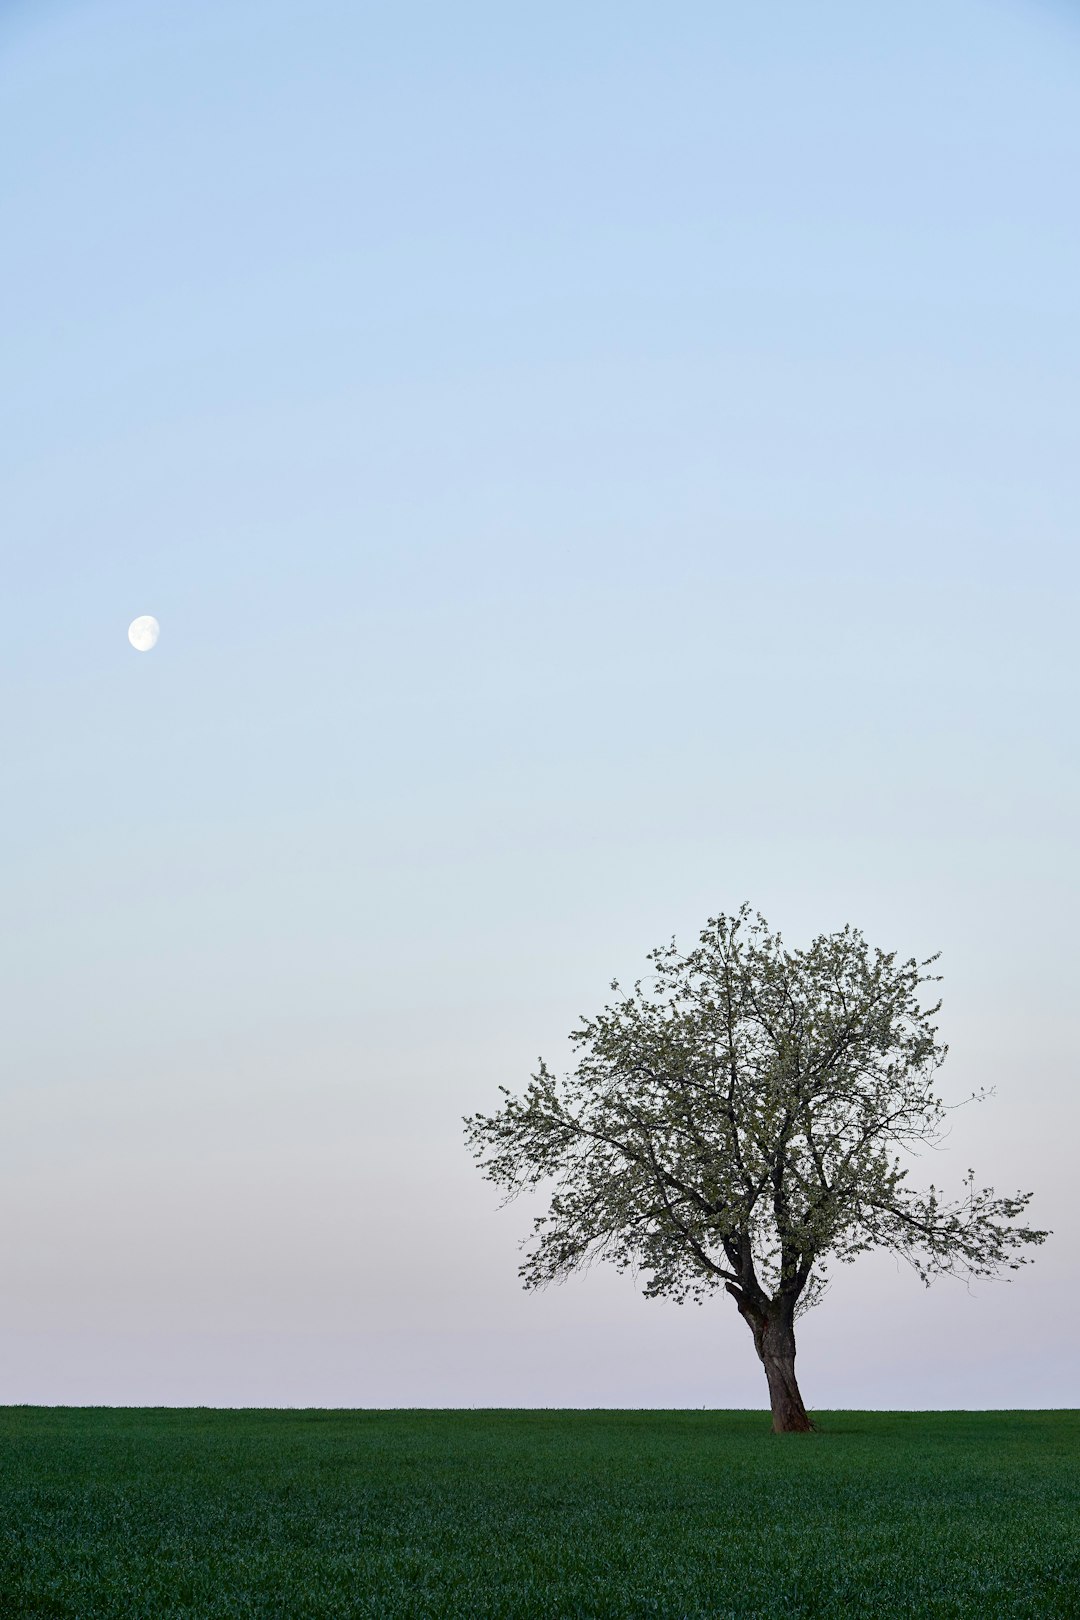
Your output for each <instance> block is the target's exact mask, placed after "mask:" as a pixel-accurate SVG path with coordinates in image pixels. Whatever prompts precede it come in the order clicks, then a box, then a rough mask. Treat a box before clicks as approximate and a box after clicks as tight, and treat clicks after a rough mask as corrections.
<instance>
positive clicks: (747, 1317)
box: [729, 1290, 815, 1434]
mask: <svg viewBox="0 0 1080 1620" xmlns="http://www.w3.org/2000/svg"><path fill="white" fill-rule="evenodd" d="M729 1292H733V1290H729ZM736 1302H737V1304H738V1307H739V1312H740V1314H741V1315H742V1317H743V1319H744V1321H745V1322H746V1323H747V1325H748V1326H749V1328H750V1331H751V1332H752V1333H753V1335H754V1348H755V1350H756V1351H757V1353H758V1356H759V1357H760V1359H761V1363H762V1365H763V1367H764V1368H765V1377H766V1378H767V1379H768V1381H769V1403H770V1405H771V1406H772V1426H773V1433H774V1434H812V1433H813V1432H814V1427H815V1425H814V1423H813V1422H812V1421H811V1419H810V1418H809V1417H807V1415H806V1407H805V1406H804V1405H803V1398H802V1396H801V1394H800V1393H799V1386H798V1383H797V1382H796V1379H795V1326H794V1307H793V1305H791V1304H789V1303H788V1302H787V1301H786V1300H781V1301H779V1302H774V1301H772V1300H770V1301H769V1302H768V1303H767V1304H764V1305H762V1306H761V1307H760V1308H758V1309H755V1308H754V1307H753V1306H751V1305H750V1304H748V1303H747V1302H746V1300H745V1299H740V1298H738V1296H737V1295H736Z"/></svg>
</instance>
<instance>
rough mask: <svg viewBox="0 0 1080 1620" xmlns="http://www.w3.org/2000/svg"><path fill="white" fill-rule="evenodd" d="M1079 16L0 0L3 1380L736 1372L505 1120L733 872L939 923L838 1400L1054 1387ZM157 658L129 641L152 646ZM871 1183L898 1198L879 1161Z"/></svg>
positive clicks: (390, 1400)
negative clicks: (944, 1117) (978, 1097)
mask: <svg viewBox="0 0 1080 1620" xmlns="http://www.w3.org/2000/svg"><path fill="white" fill-rule="evenodd" d="M1078 82H1080V9H1078V8H1076V7H1074V6H1072V5H1066V4H1060V5H1055V4H1051V3H1036V0H978V3H976V0H946V3H944V4H943V3H942V0H912V3H909V4H905V5H894V6H889V7H884V6H873V7H868V6H866V5H865V4H862V3H858V0H822V3H821V4H818V5H814V6H812V7H811V6H806V5H804V4H801V3H797V0H776V3H775V4H772V5H769V6H747V5H736V4H733V3H728V0H721V3H716V0H683V3H680V4H679V5H677V6H655V5H646V4H642V3H638V0H618V3H615V0H590V3H589V4H587V5H581V4H579V3H576V4H569V3H566V0H545V4H543V5H525V6H511V7H507V6H505V5H497V4H494V3H486V4H485V3H480V0H459V3H457V4H455V5H453V6H445V5H436V4H430V3H429V4H420V3H415V0H402V3H398V4H395V5H393V6H390V5H375V4H355V3H352V0H305V3H304V4H303V5H300V4H296V3H292V4H289V3H284V0H258V3H255V0H183V3H175V4H173V3H165V4H160V5H155V6H149V7H148V6H144V5H141V4H136V3H135V0H81V3H79V4H74V3H67V4H64V3H58V0H56V3H49V0H41V3H37V4H33V5H31V4H11V3H9V4H7V5H4V6H2V7H0V196H2V198H3V218H4V222H5V223H4V238H5V247H4V253H3V255H2V256H0V303H2V307H3V309H4V311H5V312H6V319H5V321H4V338H3V350H4V353H3V371H4V377H5V384H6V386H5V388H4V389H3V397H2V400H0V491H2V493H0V554H2V590H0V659H2V667H0V694H2V696H0V701H2V705H3V721H2V724H3V749H2V785H3V791H2V794H0V830H2V838H3V850H4V859H3V863H2V871H3V879H2V882H3V892H2V903H3V911H4V915H5V918H6V926H5V928H4V931H3V940H2V946H0V949H2V952H3V960H2V965H0V996H2V998H3V1002H4V1012H3V1027H4V1046H5V1062H4V1064H3V1077H2V1080H0V1117H2V1120H3V1128H2V1131H0V1227H2V1230H3V1232H4V1234H5V1241H4V1243H3V1245H2V1247H0V1298H2V1299H3V1302H4V1306H3V1311H2V1313H0V1402H2V1403H5V1404H13V1403H23V1402H29V1403H41V1404H50V1405H51V1404H64V1405H67V1404H108V1405H198V1404H204V1405H216V1406H334V1407H365V1406H366V1407H399V1406H419V1407H470V1406H526V1407H542V1406H553V1407H575V1406H578V1407H595V1406H600V1407H605V1406H606V1407H677V1408H690V1407H708V1408H725V1407H754V1408H763V1407H765V1406H766V1404H767V1390H766V1386H765V1380H764V1376H763V1374H762V1370H761V1367H760V1364H759V1363H758V1361H757V1359H756V1356H755V1355H754V1352H753V1346H752V1341H751V1338H750V1335H749V1333H748V1332H747V1330H746V1328H745V1327H744V1325H743V1323H742V1322H741V1321H740V1320H739V1318H738V1315H737V1312H736V1311H735V1309H734V1306H733V1304H732V1302H731V1301H730V1300H728V1299H726V1298H725V1299H721V1298H719V1297H718V1298H716V1299H714V1300H713V1301H712V1302H710V1303H709V1304H707V1305H705V1306H703V1307H701V1308H698V1307H696V1306H694V1305H690V1304H688V1305H685V1306H681V1307H680V1306H678V1305H676V1304H674V1303H672V1302H668V1301H662V1300H647V1299H644V1298H643V1297H642V1294H641V1291H640V1283H638V1284H635V1282H634V1279H633V1278H632V1277H630V1276H624V1275H620V1274H619V1273H617V1272H615V1271H614V1270H613V1269H611V1268H609V1267H604V1266H603V1265H598V1266H596V1267H594V1268H593V1269H592V1270H590V1271H589V1272H587V1273H586V1274H584V1275H581V1276H577V1277H574V1278H572V1279H571V1280H569V1281H568V1282H566V1283H565V1284H564V1285H562V1286H560V1287H555V1288H551V1289H549V1290H546V1291H544V1292H541V1293H526V1292H524V1291H523V1290H522V1288H521V1286H520V1282H519V1279H518V1277H517V1267H518V1265H519V1263H520V1261H521V1253H520V1251H519V1247H518V1245H519V1242H520V1240H521V1239H523V1238H525V1237H526V1236H527V1235H528V1232H529V1228H530V1223H531V1219H532V1215H533V1214H534V1213H538V1212H539V1211H540V1209H542V1208H543V1207H544V1203H545V1200H543V1199H534V1200H533V1201H532V1203H530V1202H529V1201H528V1200H527V1199H523V1200H519V1201H518V1202H517V1203H512V1204H510V1205H508V1206H507V1207H505V1208H500V1207H499V1201H500V1195H499V1192H498V1190H497V1189H496V1188H494V1187H493V1186H492V1185H491V1184H490V1183H488V1182H487V1181H485V1180H483V1179H482V1178H481V1176H480V1175H479V1174H478V1172H477V1170H476V1167H475V1166H474V1164H473V1161H472V1159H471V1157H470V1155H469V1152H468V1150H467V1148H466V1146H465V1143H464V1139H463V1134H462V1124H461V1120H462V1116H463V1115H465V1114H471V1113H474V1112H477V1111H481V1112H489V1113H490V1112H494V1111H495V1109H496V1107H497V1106H498V1104H499V1101H500V1098H499V1092H498V1087H499V1085H500V1084H503V1085H507V1086H509V1087H510V1089H511V1090H512V1091H521V1090H523V1089H524V1087H525V1086H526V1085H527V1083H528V1080H529V1077H530V1075H531V1074H533V1073H534V1072H535V1071H536V1069H537V1067H538V1059H539V1058H541V1057H542V1058H543V1059H544V1060H545V1061H546V1062H547V1064H548V1066H549V1067H550V1068H552V1069H553V1070H554V1071H555V1072H556V1073H562V1072H564V1071H566V1070H567V1069H569V1068H570V1067H572V1065H573V1062H574V1052H573V1048H572V1047H571V1045H570V1043H569V1041H568V1036H569V1034H570V1031H571V1030H572V1029H573V1028H574V1027H575V1026H576V1025H577V1023H578V1021H579V1019H580V1017H581V1015H583V1014H585V1015H590V1014H593V1013H595V1012H597V1011H599V1010H600V1009H601V1008H602V1007H603V1006H604V1005H605V1004H606V1003H607V1002H609V1001H610V1000H611V992H610V981H611V980H612V978H614V977H618V978H619V979H620V980H622V981H623V982H626V983H629V982H632V980H633V979H634V978H635V977H636V976H639V975H643V974H644V973H645V972H646V971H647V964H646V960H645V959H646V955H647V953H648V952H649V951H650V950H652V949H653V948H654V947H656V946H658V945H663V944H666V943H667V942H668V941H669V940H670V939H671V938H672V937H674V938H675V939H676V940H677V942H678V943H680V944H682V945H685V946H686V947H687V948H691V947H692V946H693V945H694V944H695V943H696V940H697V936H698V933H699V931H700V930H701V929H702V928H703V927H704V926H705V923H706V921H707V919H708V918H709V917H711V916H715V915H716V914H717V913H719V912H722V911H723V912H728V913H730V912H733V911H735V910H737V908H738V906H739V905H740V904H741V903H742V902H743V901H744V900H746V901H749V902H750V904H751V905H752V906H753V907H754V909H756V910H759V911H761V912H763V913H764V915H765V916H766V918H767V919H768V921H769V923H770V924H771V925H772V926H773V927H774V928H779V929H780V931H781V932H782V933H783V935H784V938H785V940H786V941H787V942H788V943H789V944H791V945H805V944H808V943H809V941H810V940H811V938H813V937H814V936H815V935H817V934H820V933H824V932H831V931H833V930H834V929H839V928H841V927H843V925H844V924H845V923H851V924H853V925H854V926H856V927H858V928H861V929H862V931H863V932H864V934H865V935H866V937H867V939H868V940H869V942H870V943H871V945H880V946H881V947H882V948H883V949H887V950H896V951H898V952H899V954H900V956H901V958H906V957H909V956H918V957H920V958H922V957H925V956H928V955H929V954H930V953H932V952H935V951H941V953H942V956H941V960H940V963H939V970H940V971H941V972H942V973H943V975H944V979H943V982H942V984H941V985H940V986H938V987H937V988H938V989H939V990H940V992H941V994H942V996H943V999H944V1005H943V1008H942V1011H941V1014H940V1016H939V1019H938V1024H939V1028H940V1031H941V1037H942V1038H943V1039H944V1040H946V1041H947V1042H948V1043H949V1046H950V1053H949V1058H948V1060H947V1063H946V1065H945V1067H944V1069H943V1070H942V1072H941V1075H940V1077H939V1078H940V1090H941V1093H942V1095H943V1096H944V1098H945V1100H946V1101H949V1102H956V1101H959V1100H960V1099H961V1098H963V1097H964V1096H965V1095H967V1094H968V1093H970V1092H971V1091H972V1090H974V1089H976V1088H977V1087H979V1086H986V1087H988V1088H991V1087H992V1088H994V1089H995V1095H994V1096H993V1097H992V1098H991V1099H990V1100H988V1101H986V1102H985V1103H981V1104H978V1105H975V1104H972V1105H970V1106H968V1107H967V1108H964V1109H960V1110H958V1111H957V1112H956V1113H955V1114H953V1115H951V1116H950V1119H951V1126H952V1133H951V1135H950V1137H949V1138H948V1140H947V1142H946V1143H944V1144H943V1146H942V1147H941V1148H940V1149H939V1150H938V1151H936V1152H932V1153H928V1154H927V1155H926V1156H925V1161H924V1162H923V1163H922V1164H921V1165H920V1168H919V1172H918V1174H919V1179H920V1180H922V1181H925V1182H926V1183H929V1182H930V1181H934V1182H935V1183H937V1184H938V1185H942V1184H944V1185H946V1186H947V1187H952V1188H953V1189H955V1190H957V1191H958V1190H959V1186H960V1181H961V1178H962V1176H963V1173H964V1171H965V1170H966V1169H967V1167H968V1166H969V1165H970V1166H972V1167H973V1168H974V1169H975V1171H976V1177H977V1180H978V1182H979V1183H980V1184H992V1185H994V1186H995V1187H996V1188H997V1189H998V1191H999V1192H1002V1193H1011V1192H1013V1191H1015V1190H1016V1189H1018V1188H1020V1189H1023V1190H1033V1191H1034V1192H1035V1195H1036V1196H1035V1198H1034V1200H1033V1202H1032V1204H1031V1206H1030V1210H1029V1212H1028V1215H1029V1219H1030V1220H1031V1222H1032V1223H1033V1224H1034V1225H1036V1226H1039V1227H1043V1228H1051V1229H1052V1230H1053V1233H1054V1235H1053V1237H1052V1238H1051V1239H1050V1240H1049V1241H1048V1242H1047V1243H1046V1245H1045V1246H1044V1247H1042V1248H1040V1249H1038V1250H1035V1251H1032V1252H1033V1254H1034V1263H1033V1264H1032V1265H1030V1266H1028V1267H1025V1268H1024V1269H1023V1270H1022V1271H1020V1272H1018V1273H1015V1274H1013V1278H1012V1280H1011V1281H1008V1282H1006V1281H1003V1280H1002V1281H980V1282H978V1283H973V1284H971V1285H970V1286H966V1285H965V1284H964V1283H963V1282H960V1281H955V1280H948V1279H946V1280H942V1281H939V1282H938V1283H936V1284H935V1285H934V1287H933V1288H931V1289H930V1290H929V1291H928V1290H926V1289H924V1288H923V1286H922V1284H921V1283H920V1282H919V1281H918V1279H917V1277H915V1275H914V1274H913V1273H912V1272H911V1271H910V1270H908V1269H907V1268H906V1267H905V1266H904V1265H903V1264H902V1262H898V1261H896V1260H894V1259H892V1258H890V1257H889V1256H882V1255H877V1256H867V1257H865V1258H863V1259H861V1260H860V1261H859V1262H858V1263H857V1264H856V1265H855V1266H854V1267H851V1268H841V1271H840V1272H839V1273H838V1274H837V1276H836V1279H835V1281H834V1283H833V1286H832V1289H831V1292H830V1293H829V1294H828V1295H827V1297H826V1299H825V1300H824V1301H823V1303H822V1304H821V1305H820V1306H819V1307H818V1308H817V1309H816V1310H814V1311H813V1312H811V1313H809V1314H808V1315H807V1316H806V1317H805V1318H803V1319H802V1321H801V1324H800V1336H799V1360H798V1370H799V1376H800V1383H801V1387H802V1391H803V1395H804V1398H805V1400H806V1403H807V1405H808V1407H810V1408H811V1409H814V1408H816V1409H819V1410H820V1409H830V1408H862V1407H876V1408H890V1409H904V1408H906V1409H924V1408H956V1407H972V1408H974V1407H1009V1408H1013V1407H1074V1406H1076V1405H1077V1388H1076V1379H1075V1344H1076V1339H1077V1333H1078V1330H1080V1306H1078V1305H1077V1303H1076V1301H1077V1299H1078V1298H1080V1288H1078V1286H1077V1284H1078V1282H1080V1277H1078V1265H1077V1259H1076V1253H1077V1237H1078V1222H1077V1217H1076V1212H1075V1196H1074V1188H1075V1181H1076V1164H1075V1156H1076V1141H1077V1136H1078V1127H1080V1103H1078V1101H1077V1098H1078V1085H1077V1081H1078V1069H1077V1058H1076V1042H1075V1007H1076V993H1075V984H1076V979H1077V973H1078V969H1080V960H1078V949H1077V940H1076V927H1075V920H1074V919H1075V916H1076V913H1077V909H1078V904H1080V892H1078V891H1080V859H1078V855H1077V840H1076V827H1077V825H1078V821H1080V804H1078V798H1080V792H1078V789H1080V770H1078V757H1080V755H1078V749H1077V741H1078V739H1077V712H1078V697H1080V693H1078V685H1080V683H1078V678H1077V675H1078V658H1077V637H1076V621H1077V610H1078V585H1080V563H1078V560H1077V558H1078V552H1077V545H1076V536H1077V525H1078V518H1080V458H1078V457H1077V454H1076V422H1077V415H1078V409H1080V213H1078V210H1077V208H1076V206H1075V203H1076V176H1077V174H1078V173H1080V97H1078V96H1077V84H1078ZM141 614H154V615H156V616H157V618H158V619H159V620H160V624H161V637H160V641H159V643H158V645H157V647H156V648H155V649H154V650H153V651H152V652H150V653H147V654H139V653H137V652H134V651H133V650H132V648H131V647H130V646H129V644H128V641H127V635H126V631H127V626H128V624H129V622H130V621H131V620H132V619H134V618H135V617H136V616H137V615H141ZM913 1175H914V1173H913Z"/></svg>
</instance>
